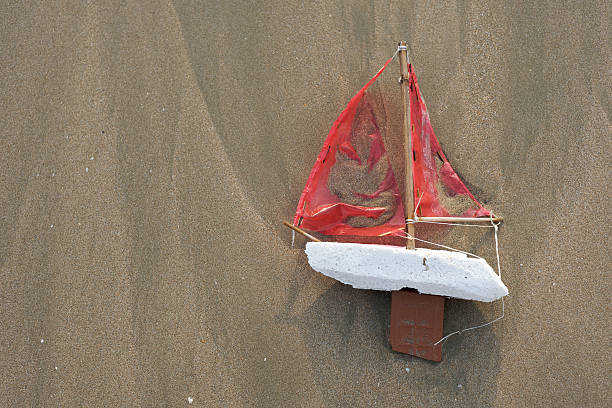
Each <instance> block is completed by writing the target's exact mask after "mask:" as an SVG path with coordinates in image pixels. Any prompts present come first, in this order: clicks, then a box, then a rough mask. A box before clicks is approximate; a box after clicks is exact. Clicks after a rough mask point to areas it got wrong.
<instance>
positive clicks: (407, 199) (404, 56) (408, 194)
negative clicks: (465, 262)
mask: <svg viewBox="0 0 612 408" xmlns="http://www.w3.org/2000/svg"><path fill="white" fill-rule="evenodd" d="M399 62H400V74H401V77H400V84H401V87H402V107H403V110H404V112H403V113H404V114H403V122H404V127H403V130H404V152H405V165H406V179H405V183H406V186H405V191H404V217H405V218H406V219H412V218H413V217H414V214H413V212H414V181H413V177H412V160H413V158H412V154H413V153H412V132H411V130H412V124H411V120H410V85H409V78H410V76H409V74H408V47H407V46H406V41H402V42H400V43H399ZM406 232H407V233H408V235H409V236H411V237H414V223H413V222H407V223H406ZM406 248H407V249H414V248H415V245H414V239H410V238H409V239H407V240H406Z"/></svg>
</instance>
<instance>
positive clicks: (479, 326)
mask: <svg viewBox="0 0 612 408" xmlns="http://www.w3.org/2000/svg"><path fill="white" fill-rule="evenodd" d="M490 217H491V226H488V225H487V226H486V228H493V229H494V232H495V255H496V257H497V276H499V278H500V279H501V263H500V259H499V239H498V237H497V232H498V230H499V223H497V224H496V223H494V222H493V214H490ZM436 224H438V223H436ZM453 225H459V226H464V227H472V226H474V225H471V224H453ZM434 245H438V244H434ZM451 249H453V248H451ZM455 250H456V249H455ZM456 251H458V252H463V251H459V250H456ZM464 253H465V252H464ZM501 304H502V312H501V316H498V317H497V318H495V319H493V320H491V321H489V322H487V323H483V324H479V325H477V326H472V327H468V328H467V329H460V330H456V331H454V332H452V333H449V334H447V335H446V336H444V337H442V338H441V339H440V340H438V341H437V342H435V343H434V346H437V345H438V344H440V343H442V342H443V341H445V340H447V339H448V338H449V337H451V336H454V335H455V334H463V332H466V331H470V330H475V329H480V328H483V327H486V326H490V325H492V324H493V323H495V322H497V321H499V320H501V319H503V318H504V316H505V315H506V304H505V302H504V297H502V298H501Z"/></svg>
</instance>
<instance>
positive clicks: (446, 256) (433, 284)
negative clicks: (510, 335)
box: [306, 242, 508, 302]
mask: <svg viewBox="0 0 612 408" xmlns="http://www.w3.org/2000/svg"><path fill="white" fill-rule="evenodd" d="M306 254H307V255H308V262H309V263H310V266H311V267H312V268H313V269H314V270H315V271H317V272H320V273H322V274H324V275H327V276H329V277H331V278H334V279H336V280H339V281H340V282H343V283H346V284H349V285H351V286H353V287H354V288H357V289H374V290H386V291H390V290H399V289H402V288H413V289H416V290H418V291H419V293H423V294H431V295H440V296H450V297H455V298H460V299H469V300H479V301H482V302H492V301H494V300H497V299H499V298H501V297H503V296H505V295H507V294H508V288H506V285H504V283H503V282H502V281H501V279H500V278H499V276H498V275H497V274H496V273H495V271H494V270H493V269H492V268H491V267H490V266H489V265H488V264H487V262H486V261H485V260H484V259H480V258H471V257H468V256H467V255H465V254H462V253H459V252H454V251H442V250H434V249H425V248H417V249H414V250H407V249H405V248H401V247H397V246H391V245H371V244H353V243H340V242H308V243H307V244H306Z"/></svg>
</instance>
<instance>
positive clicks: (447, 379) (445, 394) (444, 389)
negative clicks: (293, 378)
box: [290, 283, 500, 407]
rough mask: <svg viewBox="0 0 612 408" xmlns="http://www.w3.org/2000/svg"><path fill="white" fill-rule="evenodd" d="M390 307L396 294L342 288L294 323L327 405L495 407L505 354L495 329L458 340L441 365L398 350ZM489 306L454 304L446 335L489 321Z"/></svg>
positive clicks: (327, 293) (447, 316)
mask: <svg viewBox="0 0 612 408" xmlns="http://www.w3.org/2000/svg"><path fill="white" fill-rule="evenodd" d="M390 304H391V296H390V293H389V292H380V291H371V290H356V289H353V288H352V287H350V286H348V285H344V284H342V283H336V284H333V285H332V286H330V287H329V288H328V289H327V290H325V291H324V292H323V293H321V294H320V296H318V298H317V299H316V300H315V301H314V302H313V303H312V304H311V305H310V306H309V307H308V308H307V309H305V310H304V311H303V312H302V313H301V314H300V315H299V316H294V318H292V319H291V320H292V322H291V323H290V324H291V325H295V326H297V327H298V328H299V331H300V334H301V338H302V341H303V342H304V344H305V346H306V349H307V352H308V358H309V360H310V364H311V367H312V370H313V374H314V375H313V377H314V380H315V381H316V383H317V387H318V390H319V392H320V393H321V394H322V395H323V397H324V398H325V401H326V403H327V405H329V406H350V405H353V404H354V403H355V402H356V401H362V400H363V399H364V398H365V399H366V400H368V401H369V405H370V406H371V405H374V404H376V405H379V406H396V405H397V404H398V403H401V402H404V403H405V402H413V403H417V404H419V405H425V406H432V405H435V406H438V405H444V406H447V405H451V406H456V405H458V404H459V405H470V406H472V405H475V406H481V407H482V406H484V407H486V406H492V405H493V404H494V401H495V394H496V378H497V376H498V374H499V371H500V365H499V361H500V353H499V341H498V340H497V338H496V336H495V333H494V331H493V329H492V328H491V327H486V328H482V329H478V330H473V331H469V332H465V333H464V334H461V335H460V334H457V335H454V336H452V337H451V338H449V339H448V340H447V341H446V342H445V343H444V346H443V357H442V362H440V363H433V362H430V361H426V360H422V359H420V358H417V357H413V356H410V355H405V354H400V353H396V352H394V351H392V350H391V347H390V345H389V340H388V338H389V323H390V311H391V307H390ZM482 305H483V304H477V302H469V301H461V300H455V299H449V300H447V301H446V305H445V319H444V324H445V330H444V333H445V334H446V333H450V332H453V331H455V330H459V329H461V328H467V327H470V326H473V325H475V324H480V323H482V322H485V321H487V318H486V317H485V316H484V314H483V313H482V311H481V307H482ZM485 307H491V306H488V305H487V306H485ZM407 368H408V369H409V371H407V370H406V369H407ZM407 387H409V388H407ZM338 390H342V392H338ZM407 390H409V392H407Z"/></svg>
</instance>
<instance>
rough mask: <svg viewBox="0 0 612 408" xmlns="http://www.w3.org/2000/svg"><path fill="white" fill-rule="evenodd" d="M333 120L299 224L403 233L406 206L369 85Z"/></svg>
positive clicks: (335, 231)
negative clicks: (372, 103)
mask: <svg viewBox="0 0 612 408" xmlns="http://www.w3.org/2000/svg"><path fill="white" fill-rule="evenodd" d="M389 62H391V59H389V60H388V61H387V62H386V63H385V65H384V66H383V67H382V68H381V69H380V71H378V73H377V74H376V75H375V76H374V77H373V78H372V79H371V80H370V81H369V82H368V83H367V84H366V85H365V86H364V87H363V88H362V89H361V90H360V91H359V92H358V93H357V94H356V95H355V96H354V97H353V99H351V101H350V102H349V103H348V105H347V107H346V108H345V109H344V111H343V112H342V113H341V114H340V116H339V117H338V119H336V121H335V122H334V124H333V126H332V128H331V130H330V131H329V134H328V135H327V139H325V143H324V144H323V149H322V150H321V153H319V156H318V157H317V161H316V163H315V165H314V167H313V168H312V171H311V173H310V177H308V181H307V183H306V188H304V192H303V193H302V196H301V197H300V201H299V203H298V208H297V211H296V214H295V218H294V220H293V224H294V225H298V226H300V227H302V228H305V229H308V230H311V231H318V232H321V233H323V234H327V235H357V236H386V235H396V236H401V235H402V234H403V231H404V229H405V225H406V223H405V218H404V208H403V205H402V199H401V195H400V192H399V189H398V186H397V182H396V181H395V176H394V174H393V170H392V169H391V163H390V161H389V158H388V157H387V152H386V150H385V146H384V144H383V140H382V136H381V133H380V129H379V128H378V124H377V122H376V118H375V115H374V112H373V110H372V107H371V106H370V103H369V102H368V97H367V95H366V89H368V87H369V86H370V85H371V84H372V83H373V82H374V81H375V80H376V79H377V78H378V77H379V76H380V74H382V72H383V71H384V69H385V68H386V67H387V65H389Z"/></svg>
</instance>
